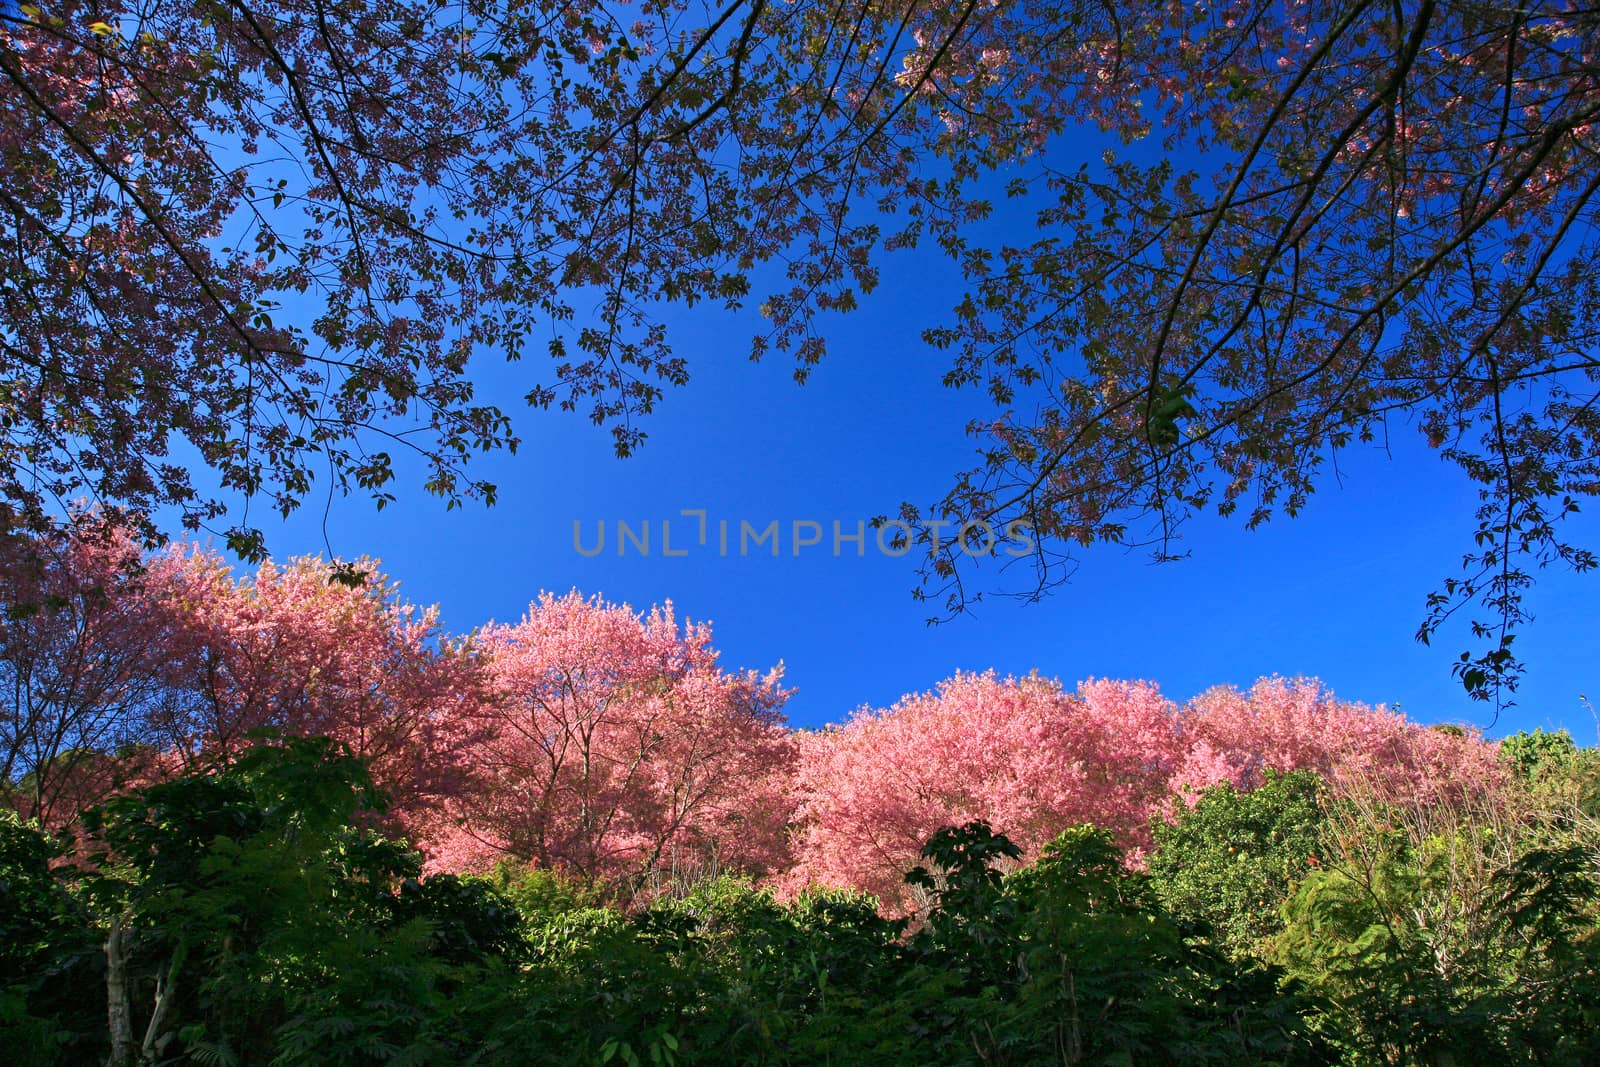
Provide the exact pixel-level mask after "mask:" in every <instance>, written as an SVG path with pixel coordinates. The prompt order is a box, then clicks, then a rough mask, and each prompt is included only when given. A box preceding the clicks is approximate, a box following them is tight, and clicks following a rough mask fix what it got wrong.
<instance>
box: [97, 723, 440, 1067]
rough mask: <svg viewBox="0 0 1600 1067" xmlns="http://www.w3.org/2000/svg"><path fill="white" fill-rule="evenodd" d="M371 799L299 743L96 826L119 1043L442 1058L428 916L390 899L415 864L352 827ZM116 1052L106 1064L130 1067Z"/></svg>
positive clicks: (333, 761) (217, 1058) (315, 745)
mask: <svg viewBox="0 0 1600 1067" xmlns="http://www.w3.org/2000/svg"><path fill="white" fill-rule="evenodd" d="M380 800H381V798H380V797H379V796H378V794H377V792H376V791H375V790H374V789H373V787H372V783H371V779H370V778H369V777H368V775H367V773H366V770H365V768H364V766H363V765H362V764H361V763H360V762H359V761H358V760H355V759H354V758H352V757H350V756H348V755H344V754H342V753H341V752H339V751H338V750H337V749H336V748H335V747H334V746H333V745H332V744H331V743H330V742H327V741H325V740H321V739H316V740H299V739H296V740H289V741H286V742H285V743H283V744H282V745H262V746H258V747H256V748H253V749H251V750H249V751H247V752H245V753H243V754H241V755H240V756H239V757H238V758H237V759H236V760H234V761H233V762H232V763H231V764H228V765H226V766H224V767H221V768H219V769H217V770H216V771H214V772H213V773H210V774H196V775H190V776H186V777H182V778H178V779H175V780H173V781H170V782H165V783H161V784H158V785H153V786H150V787H148V788H146V789H143V790H140V791H138V792H135V793H132V794H129V795H127V796H124V797H121V798H118V799H116V800H114V801H112V802H111V803H109V804H107V805H106V806H105V807H104V808H103V809H100V810H98V811H94V812H91V813H89V815H88V816H86V818H85V824H86V826H87V828H88V829H89V831H90V832H91V833H92V834H93V835H94V838H95V840H96V841H97V843H98V844H99V846H100V847H101V848H102V849H103V850H104V852H105V856H104V861H103V866H102V873H101V875H100V876H99V877H98V878H97V879H96V880H95V882H94V883H93V884H92V885H91V886H89V892H88V897H89V899H90V901H91V902H92V903H93V905H94V906H95V908H96V910H97V911H98V912H99V913H100V914H101V915H102V916H104V917H105V921H107V922H108V923H110V924H111V926H112V929H113V931H117V930H121V931H122V934H121V940H120V945H121V947H120V951H118V950H116V949H111V948H108V968H110V967H112V966H113V965H114V961H113V959H112V956H113V955H120V956H121V957H122V959H121V963H122V968H123V969H124V971H125V987H124V988H123V989H122V990H120V991H119V990H116V989H110V990H109V991H108V994H107V995H108V996H110V997H118V996H120V997H125V998H126V1001H127V1004H128V1006H129V1011H130V1014H131V1015H132V1032H131V1033H130V1034H128V1035H123V1036H124V1037H131V1038H132V1039H134V1040H135V1041H136V1042H137V1044H138V1045H139V1046H140V1047H148V1048H151V1049H153V1050H154V1051H155V1052H156V1053H157V1054H160V1055H168V1056H170V1055H173V1054H177V1053H179V1052H180V1050H181V1052H182V1053H183V1054H184V1055H186V1056H188V1057H190V1058H192V1059H195V1060H196V1061H199V1062H218V1063H240V1064H249V1063H266V1062H282V1063H374V1062H385V1063H386V1062H397V1061H400V1060H402V1059H415V1057H416V1056H417V1055H418V1054H419V1052H420V1051H422V1050H426V1049H429V1048H433V1047H437V1046H438V1040H437V1037H436V1035H435V1034H434V1033H433V1032H432V1018H433V1015H434V1012H435V1007H436V1005H435V1003H434V1001H435V999H436V997H437V984H438V978H439V976H440V972H441V971H442V968H443V965H442V964H441V963H440V962H438V960H437V959H436V957H435V956H434V954H433V953H432V952H431V951H430V950H433V949H435V948H437V947H438V946H437V944H436V943H435V941H434V939H433V937H432V930H431V923H430V916H429V915H428V914H427V909H426V908H425V907H423V906H421V905H422V903H424V902H423V901H416V900H413V901H412V902H409V903H408V904H406V905H405V906H400V905H399V899H400V898H397V897H396V895H395V889H396V887H397V885H398V883H399V882H400V881H401V880H403V879H406V878H415V877H416V875H417V874H418V872H419V867H418V861H417V858H416V857H415V855H414V854H412V853H411V852H409V851H408V850H407V849H406V848H404V847H403V846H402V845H400V844H399V843H396V842H393V841H389V840H387V839H385V838H383V837H381V836H379V835H378V834H376V833H374V832H372V831H370V830H367V829H364V828H362V825H361V824H362V819H363V813H364V812H365V811H368V810H371V809H373V808H374V807H376V806H378V805H379V804H380ZM424 896H425V897H428V896H430V894H428V893H427V892H426V891H424ZM431 896H432V897H433V898H440V897H444V896H445V894H442V893H438V894H431ZM428 902H436V899H435V900H432V901H428ZM458 910H459V909H458ZM408 915H409V916H415V917H408ZM462 925H463V924H460V923H457V924H456V926H457V927H460V926H462ZM441 929H445V930H451V929H454V928H453V927H451V926H450V924H448V923H445V924H441ZM112 940H113V942H115V941H116V938H113V939H112ZM446 955H448V952H447V953H446ZM108 985H109V983H108ZM147 1006H149V1007H147ZM118 1038H119V1035H118V1034H116V1033H115V1032H113V1034H112V1044H113V1059H117V1058H119V1053H120V1054H121V1056H120V1058H125V1056H126V1050H125V1049H121V1048H119V1045H118ZM402 1052H404V1053H405V1055H404V1056H402V1055H401V1053H402Z"/></svg>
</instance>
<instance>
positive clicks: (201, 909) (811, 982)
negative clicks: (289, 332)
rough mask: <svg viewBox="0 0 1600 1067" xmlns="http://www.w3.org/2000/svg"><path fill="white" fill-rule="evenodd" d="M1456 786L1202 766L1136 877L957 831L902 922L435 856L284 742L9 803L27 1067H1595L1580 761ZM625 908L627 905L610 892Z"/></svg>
mask: <svg viewBox="0 0 1600 1067" xmlns="http://www.w3.org/2000/svg"><path fill="white" fill-rule="evenodd" d="M1500 759H1501V760H1502V761H1503V762H1504V763H1505V764H1506V766H1507V768H1508V771H1509V772H1510V773H1509V780H1510V782H1511V786H1510V787H1509V788H1501V789H1496V790H1493V791H1488V790H1486V791H1483V792H1481V793H1479V794H1471V793H1463V794H1460V795H1458V796H1456V797H1454V798H1453V799H1451V800H1449V801H1448V802H1441V801H1439V799H1438V798H1432V799H1430V800H1428V801H1427V802H1426V803H1420V802H1419V803H1405V802H1400V803H1396V802H1394V801H1392V800H1391V801H1384V800H1380V799H1379V798H1378V796H1377V795H1376V794H1372V793H1367V794H1363V793H1362V792H1361V791H1360V790H1349V789H1346V790H1343V791H1341V792H1340V793H1339V794H1338V795H1335V794H1334V793H1333V792H1332V791H1330V790H1328V789H1327V788H1326V787H1325V786H1324V785H1323V783H1322V781H1321V779H1319V778H1318V777H1317V776H1316V775H1314V774H1311V773H1309V772H1305V771H1298V772H1294V773H1290V774H1286V775H1278V774H1267V775H1266V776H1265V777H1264V779H1263V781H1262V783H1261V784H1260V785H1259V786H1258V787H1257V788H1255V789H1253V790H1250V791H1240V790H1236V789H1235V788H1234V787H1233V786H1231V785H1227V784H1224V785H1219V786H1216V787H1213V788H1211V789H1209V790H1207V791H1205V792H1204V793H1203V794H1202V795H1201V796H1200V797H1199V798H1198V800H1197V802H1196V803H1195V804H1193V806H1191V807H1185V808H1182V809H1181V810H1177V811H1175V812H1174V813H1173V814H1172V818H1171V819H1162V820H1158V821H1157V822H1156V823H1155V824H1154V825H1153V827H1152V833H1151V840H1152V847H1151V849H1150V851H1149V852H1148V853H1147V854H1146V855H1144V856H1143V857H1141V858H1140V859H1139V860H1138V861H1137V862H1130V861H1129V858H1128V857H1125V856H1123V855H1122V854H1121V853H1120V852H1119V850H1118V848H1117V846H1116V845H1115V844H1114V842H1113V837H1112V835H1111V834H1109V833H1108V832H1107V831H1105V830H1104V829H1099V828H1096V827H1093V826H1090V825H1083V826H1078V827H1074V828H1071V829H1068V830H1067V831H1065V832H1064V833H1061V834H1060V835H1059V836H1058V837H1056V838H1055V840H1054V841H1052V842H1051V843H1050V844H1049V845H1047V846H1046V847H1045V848H1043V849H1042V850H1040V851H1039V852H1038V853H1037V855H1036V856H1034V857H1033V858H1031V860H1030V861H1029V862H1026V863H1023V862H1021V859H1022V852H1021V850H1020V849H1019V848H1018V847H1017V846H1016V845H1014V844H1012V843H1011V842H1010V841H1009V840H1008V839H1007V838H1006V837H1005V836H1004V833H1003V831H1004V829H1005V828H1004V827H993V828H991V827H989V826H988V825H986V824H984V823H981V822H974V823H969V824H966V825H963V826H958V827H951V828H948V829H945V830H942V831H940V832H938V833H936V834H935V835H933V837H932V838H931V839H930V840H929V841H928V842H927V844H926V847H925V848H924V850H923V862H922V865H921V866H920V867H917V868H915V869H913V870H912V871H911V872H910V873H909V875H907V883H908V885H907V891H908V893H909V894H910V895H911V897H910V898H911V899H914V900H916V901H917V902H918V907H917V909H916V910H915V911H914V912H913V913H912V914H911V915H910V916H909V917H907V918H889V917H885V915H884V914H882V913H881V911H880V908H879V907H878V902H877V901H876V900H875V899H874V898H872V897H869V896H866V895H863V894H861V893H859V892H854V891H847V890H837V889H826V888H812V889H808V890H805V891H803V892H800V893H798V894H790V895H787V896H780V895H779V894H778V893H775V891H774V890H773V889H771V888H762V887H758V886H756V885H754V884H752V883H751V882H749V881H743V880H738V879H731V878H707V879H704V880H701V881H698V882H695V883H692V884H690V883H683V884H678V885H675V886H669V887H666V888H664V889H663V890H662V891H661V892H659V893H657V894H656V895H655V896H654V897H653V898H652V899H650V900H649V901H648V902H645V903H641V902H640V898H639V896H638V894H637V893H636V892H631V891H630V892H628V893H622V892H619V890H618V887H616V886H613V885H608V884H607V883H605V882H604V881H597V880H583V879H578V878H575V877H572V876H570V875H563V874H562V873H560V872H558V871H554V870H549V869H538V868H528V867H525V866H514V865H511V864H502V865H501V866H500V867H499V868H498V869H496V870H495V871H494V872H493V873H492V874H489V875H485V876H481V877H463V876H458V875H450V874H439V875H434V876H431V877H425V876H424V875H423V874H422V866H421V860H420V857H419V856H418V855H417V854H416V853H414V852H413V851H411V850H410V849H409V848H408V847H407V845H406V844H405V843H404V842H402V841H398V840H394V839H392V838H389V837H386V836H385V835H384V834H383V833H382V832H380V831H379V830H378V829H377V827H379V826H381V825H382V823H381V821H380V820H377V819H376V818H375V817H374V813H375V812H377V811H379V810H380V809H381V806H382V797H381V795H380V794H379V792H378V791H377V790H376V789H375V788H374V786H373V784H372V780H371V777H370V775H369V774H368V772H367V770H366V767H365V766H364V764H363V763H362V762H361V761H360V760H358V759H355V758H353V757H351V756H349V755H348V754H346V753H345V752H343V751H342V750H341V749H340V748H339V747H338V746H336V745H335V744H333V743H331V742H327V741H324V740H320V739H286V740H282V741H278V742H274V743H262V744H258V745H256V746H255V747H252V748H249V749H247V750H244V751H243V752H242V753H241V754H238V755H236V756H235V757H233V758H231V759H230V760H228V761H227V762H225V763H218V764H216V765H214V766H212V767H210V768H208V769H206V770H204V771H196V772H193V773H190V774H186V775H183V776H180V777H177V778H175V779H173V780H170V781H166V782H162V783H159V784H153V785H149V786H146V787H144V788H142V789H140V790H137V791H133V792H130V793H127V794H124V795H122V796H119V797H117V798H115V799H112V800H110V801H109V802H107V803H105V804H104V805H102V806H101V807H99V808H97V809H94V810H92V811H90V812H89V813H87V814H86V815H85V816H84V817H83V818H82V819H81V820H80V821H79V822H78V824H77V826H76V829H75V831H74V832H73V833H72V834H71V835H62V834H56V835H47V834H45V833H44V832H42V831H40V830H39V829H38V828H37V827H35V826H29V825H27V824H24V823H23V822H21V821H20V820H18V819H17V818H15V817H12V816H7V817H6V818H5V820H4V821H0V989H3V992H0V1045H3V1046H5V1047H6V1048H8V1049H10V1050H12V1052H11V1054H10V1056H9V1057H8V1059H9V1061H10V1062H16V1063H55V1062H62V1063H92V1062H111V1063H114V1064H129V1063H150V1064H160V1063H237V1064H264V1063H285V1064H290V1063H326V1064H362V1063H386V1064H387V1063H392V1064H401V1063H482V1064H498V1063H517V1064H527V1063H551V1064H577V1063H616V1064H690V1063H751V1064H868V1063H871V1064H896V1063H904V1064H919V1065H920V1064H941V1063H949V1064H967V1063H974V1064H1044V1063H1061V1064H1080V1063H1081V1064H1090V1063H1121V1064H1163V1063H1170V1064H1204V1063H1216V1064H1321V1063H1347V1064H1385V1063H1387V1064H1411V1063H1416V1064H1451V1063H1469V1062H1470V1063H1474V1064H1492V1063H1507V1064H1510V1063H1519V1064H1520V1063H1541V1064H1574V1065H1576V1064H1585V1063H1594V1062H1597V1061H1600V938H1597V936H1596V933H1597V930H1600V910H1597V907H1596V902H1595V889H1596V876H1597V873H1600V867H1597V860H1596V842H1597V841H1600V833H1597V830H1596V823H1595V812H1596V811H1597V808H1600V805H1597V802H1596V801H1597V795H1600V790H1597V783H1600V759H1597V756H1596V753H1595V752H1594V750H1588V749H1580V748H1577V747H1576V746H1574V745H1573V744H1572V742H1571V741H1570V739H1568V738H1567V737H1566V736H1565V735H1560V734H1557V735H1551V734H1546V733H1539V732H1535V733H1533V734H1523V735H1518V736H1517V737H1514V738H1512V739H1509V740H1508V741H1506V742H1504V743H1503V744H1502V745H1501V746H1500ZM624 897H627V898H628V899H630V900H631V901H632V903H631V904H630V905H628V906H623V905H620V904H618V903H617V901H619V900H621V899H623V898H624Z"/></svg>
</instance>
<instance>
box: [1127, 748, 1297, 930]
mask: <svg viewBox="0 0 1600 1067" xmlns="http://www.w3.org/2000/svg"><path fill="white" fill-rule="evenodd" d="M1323 794H1324V786H1323V784H1322V781H1321V779H1319V778H1318V777H1317V776H1316V775H1315V774H1313V773H1311V772H1309V771H1294V772H1292V773H1289V774H1278V773H1276V772H1274V771H1272V770H1268V771H1267V772H1266V774H1265V777H1264V779H1263V781H1262V783H1261V784H1260V785H1259V786H1258V787H1256V788H1255V789H1252V790H1249V791H1247V792H1241V791H1239V790H1236V789H1234V788H1233V786H1232V785H1231V784H1228V783H1223V784H1221V785H1215V786H1212V787H1211V788H1209V789H1206V790H1204V791H1203V792H1202V793H1201V794H1200V796H1199V799H1198V800H1197V801H1196V802H1195V805H1194V807H1192V808H1188V809H1185V810H1182V811H1180V812H1178V814H1177V816H1176V817H1175V818H1174V819H1172V820H1171V821H1170V822H1169V821H1166V820H1162V819H1158V820H1155V821H1154V822H1153V823H1152V826H1151V838H1152V841H1153V843H1154V851H1153V852H1152V854H1151V856H1150V875H1151V880H1152V888H1153V889H1154V891H1155V895H1156V898H1157V899H1158V900H1159V901H1160V902H1161V904H1162V906H1164V907H1165V908H1167V909H1168V910H1169V911H1171V912H1172V914H1173V915H1174V916H1176V917H1177V918H1178V919H1179V920H1180V921H1181V922H1184V923H1186V924H1189V925H1191V926H1192V927H1194V928H1195V929H1205V928H1209V929H1210V930H1211V931H1212V932H1213V934H1214V936H1215V938H1216V941H1217V943H1218V944H1219V945H1220V946H1221V947H1222V948H1223V950H1224V951H1226V952H1228V953H1229V954H1230V955H1232V956H1234V957H1244V956H1246V955H1249V954H1251V953H1253V952H1255V950H1256V949H1257V947H1258V946H1259V944H1260V942H1261V940H1262V939H1263V938H1265V937H1268V936H1270V935H1272V934H1274V933H1276V932H1277V931H1278V930H1279V929H1281V928H1282V922H1281V920H1280V919H1279V916H1278V909H1279V906H1280V905H1281V904H1282V903H1283V901H1284V899H1285V898H1286V897H1287V896H1288V895H1289V889H1290V886H1291V885H1293V884H1294V883H1295V882H1296V881H1298V880H1299V879H1300V878H1301V877H1302V876H1303V875H1304V874H1305V873H1306V871H1308V870H1310V867H1309V866H1308V864H1309V862H1310V860H1311V859H1312V858H1313V857H1314V856H1315V853H1316V849H1317V841H1318V833H1319V830H1320V827H1321V825H1322V821H1323V818H1322V810H1321V798H1322V796H1323Z"/></svg>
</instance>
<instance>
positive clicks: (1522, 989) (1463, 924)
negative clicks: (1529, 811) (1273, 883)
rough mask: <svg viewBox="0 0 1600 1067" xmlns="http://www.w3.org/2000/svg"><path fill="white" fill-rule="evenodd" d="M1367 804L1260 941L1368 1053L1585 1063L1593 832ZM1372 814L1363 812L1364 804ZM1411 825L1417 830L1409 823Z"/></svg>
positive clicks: (1351, 1043) (1591, 993) (1359, 1056)
mask: <svg viewBox="0 0 1600 1067" xmlns="http://www.w3.org/2000/svg"><path fill="white" fill-rule="evenodd" d="M1406 814H1407V813H1406V812H1404V811H1399V810H1392V811H1390V812H1388V816H1389V817H1388V818H1384V817H1382V815H1380V814H1378V813H1374V812H1368V813H1366V814H1365V816H1364V817H1363V818H1361V819H1360V820H1354V819H1350V820H1346V821H1344V822H1343V823H1342V824H1341V825H1340V827H1339V828H1338V830H1337V832H1336V834H1334V835H1332V836H1333V837H1334V838H1336V840H1330V841H1329V844H1330V846H1332V847H1330V848H1329V850H1328V851H1329V853H1330V855H1332V856H1333V857H1334V858H1333V859H1332V860H1330V862H1329V863H1328V864H1327V865H1326V866H1325V867H1324V868H1323V869H1320V870H1318V871H1315V872H1313V873H1311V874H1310V875H1308V876H1307V877H1306V878H1305V879H1304V881H1302V882H1301V883H1300V885H1299V886H1298V888H1297V889H1296V891H1295V893H1294V895H1293V896H1292V897H1291V898H1290V899H1289V901H1288V902H1287V903H1286V905H1285V906H1284V909H1283V916H1284V920H1285V928H1284V930H1283V931H1282V933H1281V934H1280V935H1279V936H1278V938H1277V939H1276V943H1275V945H1274V946H1273V955H1274V956H1275V958H1276V959H1277V961H1278V962H1280V963H1281V964H1282V965H1283V966H1284V968H1285V969H1286V971H1287V972H1288V973H1289V974H1290V975H1291V976H1292V977H1293V978H1294V979H1296V980H1297V981H1298V982H1299V983H1301V984H1302V985H1303V987H1304V988H1306V989H1307V990H1309V991H1310V992H1311V993H1313V994H1315V995H1316V996H1318V997H1319V998H1321V1002H1322V1005H1323V1007H1322V1011H1321V1012H1320V1013H1319V1015H1318V1017H1317V1018H1316V1019H1315V1023H1316V1025H1317V1026H1318V1028H1319V1029H1320V1030H1321V1031H1322V1032H1323V1033H1325V1034H1326V1035H1327V1036H1328V1037H1329V1039H1330V1040H1331V1041H1333V1042H1334V1043H1335V1044H1337V1045H1338V1046H1339V1047H1340V1048H1341V1049H1342V1051H1343V1061H1344V1062H1346V1063H1350V1064H1366V1063H1466V1062H1469V1061H1471V1062H1476V1063H1480V1064H1518V1063H1527V1062H1530V1058H1529V1056H1530V1051H1533V1050H1537V1062H1540V1063H1547V1064H1572V1065H1577V1064H1585V1063H1593V1062H1596V1056H1597V1055H1600V1043H1597V1040H1596V1037H1595V1035H1597V1034H1600V982H1597V977H1596V976H1597V973H1600V970H1597V969H1600V940H1597V937H1596V924H1595V919H1596V916H1595V913H1594V910H1593V909H1594V903H1593V902H1594V896H1595V890H1596V870H1597V863H1596V860H1597V857H1596V852H1595V849H1594V847H1593V844H1592V842H1591V843H1566V844H1557V845H1550V844H1547V843H1546V840H1545V839H1544V836H1543V829H1544V828H1543V827H1542V825H1541V824H1540V823H1538V822H1523V823H1518V822H1508V821H1502V822H1499V823H1495V822H1491V821H1489V820H1486V819H1483V818H1482V817H1481V815H1480V814H1479V813H1469V814H1470V816H1471V817H1467V818H1459V819H1456V820H1455V821H1454V822H1453V824H1452V823H1444V824H1442V825H1441V823H1440V822H1439V821H1433V822H1424V823H1420V824H1419V823H1417V822H1408V820H1407V818H1406ZM1375 816H1376V817H1375ZM1419 831H1420V832H1419Z"/></svg>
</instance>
